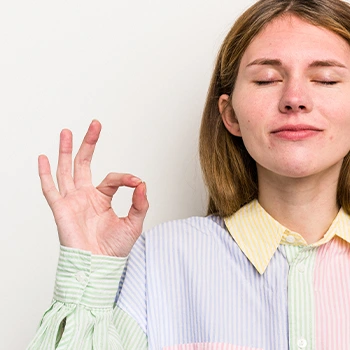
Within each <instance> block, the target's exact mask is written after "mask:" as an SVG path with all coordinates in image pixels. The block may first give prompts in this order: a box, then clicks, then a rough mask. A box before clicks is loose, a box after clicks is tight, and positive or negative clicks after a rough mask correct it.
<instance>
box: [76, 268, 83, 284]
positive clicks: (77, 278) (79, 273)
mask: <svg viewBox="0 0 350 350" xmlns="http://www.w3.org/2000/svg"><path fill="white" fill-rule="evenodd" d="M75 279H76V280H77V281H78V282H79V283H85V282H86V275H85V273H84V272H83V271H79V272H77V273H76V274H75Z"/></svg>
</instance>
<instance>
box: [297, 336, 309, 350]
mask: <svg viewBox="0 0 350 350" xmlns="http://www.w3.org/2000/svg"><path fill="white" fill-rule="evenodd" d="M297 344H298V348H299V349H305V348H306V346H307V341H306V339H305V338H299V339H298V341H297Z"/></svg>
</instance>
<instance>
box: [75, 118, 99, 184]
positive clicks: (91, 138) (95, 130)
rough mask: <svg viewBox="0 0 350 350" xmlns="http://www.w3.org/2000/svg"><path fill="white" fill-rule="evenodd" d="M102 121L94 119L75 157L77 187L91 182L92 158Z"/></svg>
mask: <svg viewBox="0 0 350 350" xmlns="http://www.w3.org/2000/svg"><path fill="white" fill-rule="evenodd" d="M101 128H102V126H101V123H100V122H99V121H98V120H93V121H92V122H91V124H90V126H89V129H88V131H87V133H86V134H85V137H84V139H83V142H82V144H81V146H80V148H79V151H78V153H77V155H76V157H75V159H74V182H75V185H76V186H77V187H81V186H84V185H90V184H91V169H90V164H91V159H92V156H93V154H94V150H95V147H96V143H97V141H98V138H99V136H100V132H101Z"/></svg>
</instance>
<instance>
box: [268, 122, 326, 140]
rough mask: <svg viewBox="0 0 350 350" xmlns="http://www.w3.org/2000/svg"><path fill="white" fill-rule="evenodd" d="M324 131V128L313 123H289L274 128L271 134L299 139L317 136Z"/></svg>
mask: <svg viewBox="0 0 350 350" xmlns="http://www.w3.org/2000/svg"><path fill="white" fill-rule="evenodd" d="M322 131H323V130H322V129H320V128H317V127H315V126H313V125H308V124H288V125H283V126H281V127H279V128H277V129H274V130H272V131H271V134H273V135H274V136H276V137H278V138H281V139H285V140H290V141H298V140H304V139H307V138H310V137H314V136H317V135H319V134H320V133H321V132H322Z"/></svg>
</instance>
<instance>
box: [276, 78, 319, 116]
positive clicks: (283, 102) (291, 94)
mask: <svg viewBox="0 0 350 350" xmlns="http://www.w3.org/2000/svg"><path fill="white" fill-rule="evenodd" d="M312 108H313V101H312V98H311V96H310V91H308V88H307V86H306V84H304V83H302V82H300V81H296V80H293V81H291V82H289V83H287V84H286V85H285V87H284V90H283V93H282V96H281V99H280V101H279V110H280V112H282V113H287V114H288V113H290V114H291V113H309V112H310V111H311V110H312Z"/></svg>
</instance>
